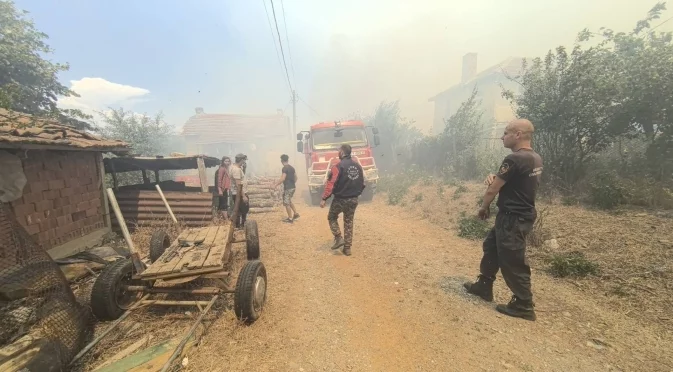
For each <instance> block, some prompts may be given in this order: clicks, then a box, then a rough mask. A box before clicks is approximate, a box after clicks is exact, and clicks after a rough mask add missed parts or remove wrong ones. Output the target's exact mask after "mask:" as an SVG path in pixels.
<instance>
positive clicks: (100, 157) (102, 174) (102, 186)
mask: <svg viewBox="0 0 673 372" xmlns="http://www.w3.org/2000/svg"><path fill="white" fill-rule="evenodd" d="M96 158H98V172H99V174H100V193H101V195H102V198H101V199H102V201H103V219H104V220H105V226H106V227H107V228H108V229H112V222H111V221H110V205H109V204H108V199H107V193H106V192H105V166H104V165H103V154H96Z"/></svg>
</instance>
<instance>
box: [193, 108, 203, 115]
mask: <svg viewBox="0 0 673 372" xmlns="http://www.w3.org/2000/svg"><path fill="white" fill-rule="evenodd" d="M194 111H196V115H201V114H203V107H197V108H195V109H194Z"/></svg>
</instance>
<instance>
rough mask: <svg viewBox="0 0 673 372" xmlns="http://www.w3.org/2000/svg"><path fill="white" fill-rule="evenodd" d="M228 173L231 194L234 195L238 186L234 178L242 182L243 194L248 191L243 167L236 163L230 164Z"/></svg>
mask: <svg viewBox="0 0 673 372" xmlns="http://www.w3.org/2000/svg"><path fill="white" fill-rule="evenodd" d="M229 175H230V177H231V194H232V195H236V192H237V191H238V187H237V186H236V180H240V181H241V182H242V183H243V194H247V193H248V180H247V179H246V178H245V173H243V169H241V167H239V166H238V165H236V164H232V165H231V168H229Z"/></svg>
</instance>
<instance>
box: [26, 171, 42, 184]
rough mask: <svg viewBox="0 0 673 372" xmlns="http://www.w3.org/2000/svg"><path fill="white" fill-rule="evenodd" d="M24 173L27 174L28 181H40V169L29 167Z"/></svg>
mask: <svg viewBox="0 0 673 372" xmlns="http://www.w3.org/2000/svg"><path fill="white" fill-rule="evenodd" d="M23 173H24V174H25V175H26V180H27V181H28V182H31V183H32V182H38V181H40V171H39V170H38V169H34V170H27V169H25V168H24V172H23Z"/></svg>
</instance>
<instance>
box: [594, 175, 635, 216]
mask: <svg viewBox="0 0 673 372" xmlns="http://www.w3.org/2000/svg"><path fill="white" fill-rule="evenodd" d="M627 195H628V192H627V190H626V188H625V187H624V186H623V185H622V184H621V182H620V180H619V177H618V176H617V175H616V174H615V173H613V172H599V173H597V174H596V175H595V176H594V178H593V179H592V180H591V182H590V184H589V200H590V203H591V205H594V206H596V207H598V208H601V209H613V208H615V207H617V206H618V205H620V204H623V203H624V202H625V201H626V199H627Z"/></svg>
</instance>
